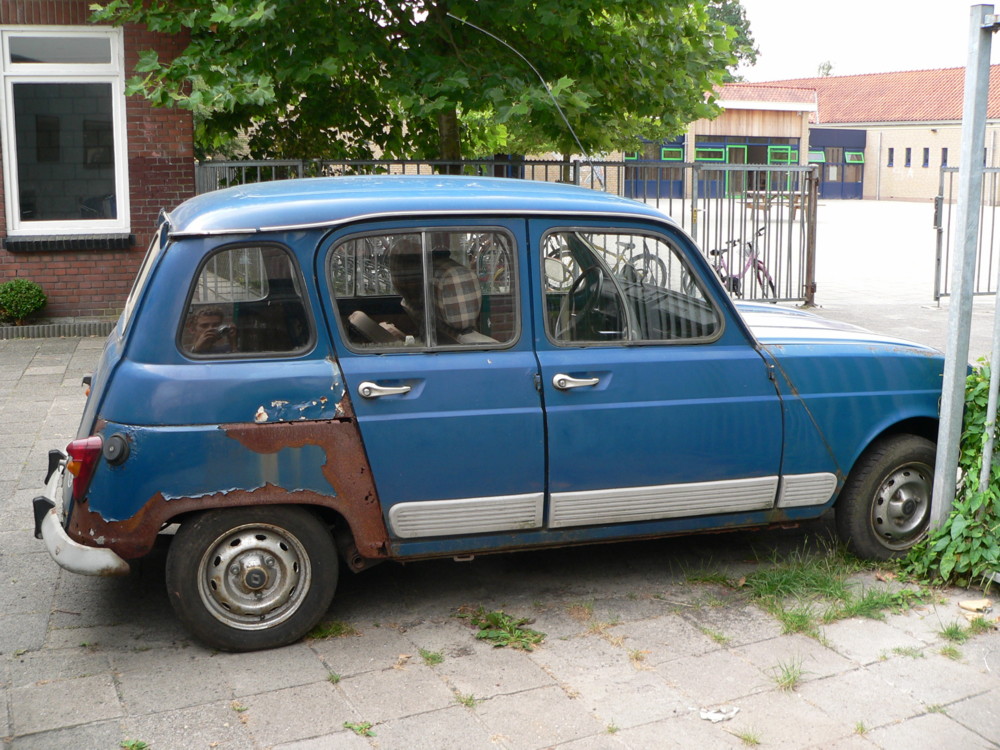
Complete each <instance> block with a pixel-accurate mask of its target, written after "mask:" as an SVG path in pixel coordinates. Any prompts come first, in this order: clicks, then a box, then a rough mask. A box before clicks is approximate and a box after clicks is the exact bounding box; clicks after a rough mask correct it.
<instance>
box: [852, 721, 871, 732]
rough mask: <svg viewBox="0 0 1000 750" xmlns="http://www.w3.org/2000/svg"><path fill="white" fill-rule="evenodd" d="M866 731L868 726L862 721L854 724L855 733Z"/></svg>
mask: <svg viewBox="0 0 1000 750" xmlns="http://www.w3.org/2000/svg"><path fill="white" fill-rule="evenodd" d="M867 731H868V727H866V726H865V723H864V722H863V721H859V722H858V723H857V724H855V725H854V733H855V734H865V733H866V732H867Z"/></svg>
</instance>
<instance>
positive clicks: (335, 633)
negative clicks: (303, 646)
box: [308, 620, 377, 641]
mask: <svg viewBox="0 0 1000 750" xmlns="http://www.w3.org/2000/svg"><path fill="white" fill-rule="evenodd" d="M376 627H377V626H376ZM352 635H361V632H360V631H359V630H358V629H357V628H355V627H354V626H353V625H349V624H348V623H346V622H341V621H340V620H331V621H330V622H321V623H320V624H319V625H317V626H316V627H314V628H313V629H312V630H310V631H309V635H308V637H309V638H312V639H313V640H317V641H322V640H325V639H327V638H347V637H348V636H352Z"/></svg>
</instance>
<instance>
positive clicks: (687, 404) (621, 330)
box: [529, 219, 782, 533]
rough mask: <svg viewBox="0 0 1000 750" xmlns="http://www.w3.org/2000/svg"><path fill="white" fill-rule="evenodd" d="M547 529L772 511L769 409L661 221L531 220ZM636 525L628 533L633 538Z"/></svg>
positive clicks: (701, 267)
mask: <svg viewBox="0 0 1000 750" xmlns="http://www.w3.org/2000/svg"><path fill="white" fill-rule="evenodd" d="M529 234H530V237H531V241H532V243H533V246H534V247H536V248H538V249H539V250H538V254H539V256H540V258H541V276H542V285H541V287H542V288H541V296H540V299H539V308H540V309H541V310H542V311H544V312H543V314H541V315H539V316H538V319H537V320H536V322H535V326H536V327H535V337H536V346H537V352H538V359H539V363H540V367H541V381H542V388H543V394H544V400H545V416H546V424H547V448H548V459H549V464H548V478H549V491H550V499H549V503H550V507H549V510H548V526H549V527H550V528H553V529H559V528H568V527H587V526H596V525H599V524H625V523H645V522H650V521H657V520H660V519H668V518H679V517H689V516H690V517H694V516H698V517H704V521H703V522H699V523H703V525H704V526H706V527H708V526H717V525H721V524H724V523H725V519H724V516H725V514H733V513H745V512H751V511H760V510H764V509H768V508H771V507H772V506H773V505H774V504H775V500H776V495H777V492H778V487H779V474H780V464H781V455H782V424H781V407H780V402H779V398H778V396H777V394H776V391H775V387H774V385H773V383H772V381H771V379H770V373H769V369H768V367H767V365H766V363H765V361H764V360H763V359H762V357H761V355H760V354H759V353H758V351H757V350H756V348H755V347H754V345H753V343H752V341H751V340H750V339H749V337H748V335H747V334H746V333H745V331H744V330H743V327H742V326H741V325H739V323H738V321H737V320H736V319H735V318H734V317H732V316H733V315H734V313H733V311H732V308H731V306H730V305H728V304H727V303H726V301H725V300H724V299H723V298H722V297H721V295H722V294H723V292H722V291H721V290H720V289H719V288H718V285H717V284H706V283H705V282H704V281H702V280H700V279H699V277H698V274H699V273H704V272H705V271H706V266H705V264H703V263H696V264H692V263H690V262H689V261H688V260H687V258H689V257H693V256H692V255H691V254H692V253H694V252H696V250H695V248H694V247H693V245H692V244H691V243H690V241H689V240H688V239H687V238H686V237H685V236H684V235H682V233H680V232H679V231H675V230H672V229H670V228H667V227H653V226H644V225H629V224H622V225H617V224H607V223H600V222H584V221H581V222H577V223H572V224H567V223H566V222H559V221H553V220H542V219H538V220H532V221H531V222H530V223H529ZM638 531H639V529H636V532H637V533H638Z"/></svg>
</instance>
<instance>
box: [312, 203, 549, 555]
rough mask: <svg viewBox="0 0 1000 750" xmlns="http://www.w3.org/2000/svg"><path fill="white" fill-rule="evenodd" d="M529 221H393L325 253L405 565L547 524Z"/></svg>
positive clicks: (351, 385) (349, 365)
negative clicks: (526, 322)
mask: <svg viewBox="0 0 1000 750" xmlns="http://www.w3.org/2000/svg"><path fill="white" fill-rule="evenodd" d="M524 232H525V223H524V221H523V220H521V221H512V220H497V221H489V222H484V221H477V220H468V221H463V220H460V219H455V220H454V221H441V220H436V221H427V222H423V223H412V222H383V223H379V224H369V225H366V226H362V227H353V228H350V229H343V230H339V231H338V232H337V233H335V234H334V235H333V236H332V238H331V239H330V241H329V243H328V244H327V245H326V252H325V253H323V254H321V258H320V261H319V262H320V264H321V266H322V267H321V268H320V269H318V270H319V273H321V274H322V275H323V276H325V277H326V280H327V288H328V295H327V296H328V299H327V304H328V317H329V319H330V320H331V321H332V323H333V325H332V328H333V330H334V339H335V342H336V347H337V354H338V359H339V362H340V366H341V369H342V371H343V373H344V378H345V381H346V383H347V387H348V389H349V392H350V394H351V399H352V403H353V408H354V410H355V413H356V415H357V419H358V424H359V427H360V430H361V435H362V438H363V440H364V444H365V449H366V451H367V454H368V459H369V462H370V464H371V468H372V472H373V477H374V481H375V486H376V489H377V491H378V494H379V501H380V502H381V505H382V509H383V513H384V515H385V519H386V524H387V526H388V528H389V532H390V536H391V537H392V538H393V539H394V543H395V544H396V548H395V550H394V551H395V552H396V553H397V554H408V555H419V554H425V553H430V554H433V553H441V552H442V551H447V550H450V549H462V548H463V546H464V545H467V544H468V543H469V542H468V540H469V536H468V535H480V537H479V542H478V544H480V545H482V546H499V545H501V544H502V543H503V542H502V540H500V539H492V538H491V536H490V535H491V534H495V533H501V532H511V531H514V530H518V531H520V530H530V529H539V528H541V527H542V526H543V521H544V518H543V511H544V489H545V487H544V483H545V471H544V458H545V443H544V434H543V429H544V428H543V419H542V409H541V400H540V395H539V392H538V390H537V386H536V382H537V375H538V366H537V361H536V359H535V355H534V352H533V351H532V341H531V336H530V335H528V334H523V333H522V331H523V328H524V326H523V324H522V315H524V314H525V313H524V307H525V304H524V300H526V299H527V297H526V290H527V284H528V281H527V275H528V274H526V273H523V262H524V258H525V257H526V243H525V235H524Z"/></svg>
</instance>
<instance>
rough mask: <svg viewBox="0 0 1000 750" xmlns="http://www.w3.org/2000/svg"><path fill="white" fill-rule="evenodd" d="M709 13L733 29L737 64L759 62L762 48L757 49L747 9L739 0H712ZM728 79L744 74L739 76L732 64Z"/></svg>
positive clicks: (740, 77) (726, 76) (727, 74)
mask: <svg viewBox="0 0 1000 750" xmlns="http://www.w3.org/2000/svg"><path fill="white" fill-rule="evenodd" d="M708 13H709V15H710V16H711V17H712V18H713V19H715V20H716V21H719V22H720V23H723V24H725V25H726V26H728V27H729V28H731V29H732V30H733V33H734V34H735V37H734V38H733V41H732V48H733V54H734V55H735V56H736V61H737V64H739V65H746V66H748V67H752V66H753V65H754V64H756V62H757V56H758V55H760V50H759V49H757V40H756V39H754V38H753V33H752V32H751V31H750V21H749V19H748V18H747V14H746V10H745V9H744V7H743V6H742V5H741V4H740V3H739V0H712V1H711V2H710V3H709V5H708ZM725 79H726V80H727V81H737V80H742V76H737V75H736V74H735V73H734V72H733V70H732V66H730V69H729V70H727V71H726V75H725Z"/></svg>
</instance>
